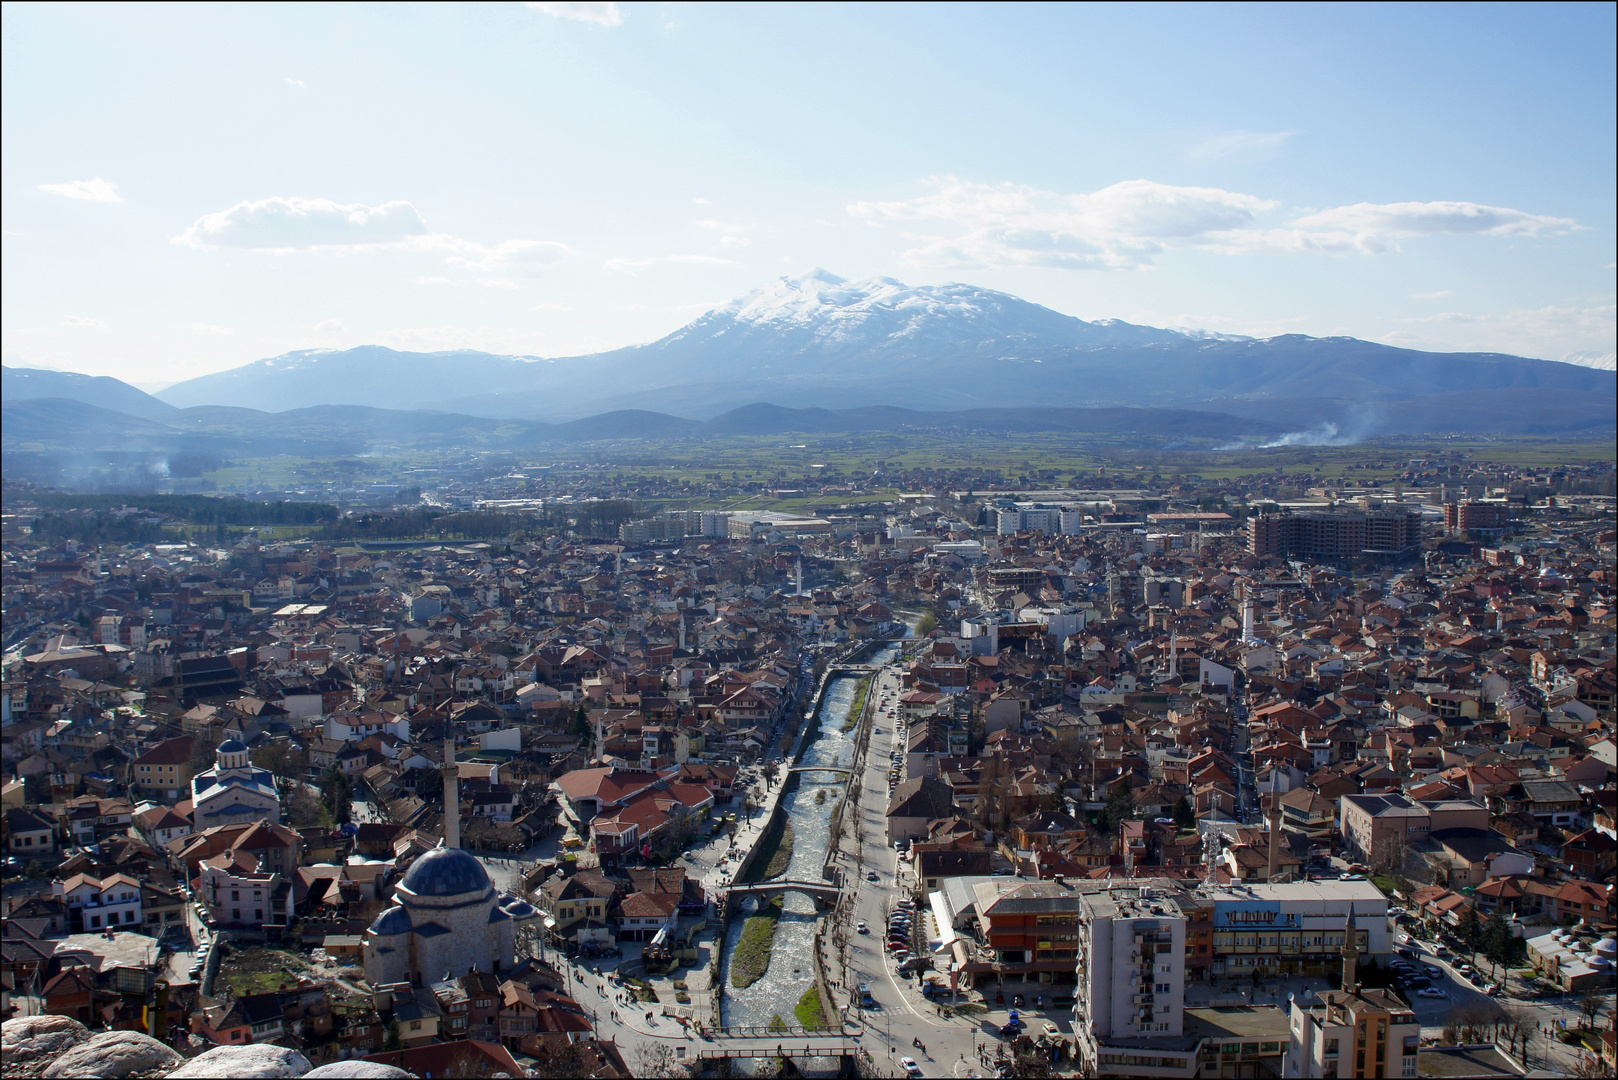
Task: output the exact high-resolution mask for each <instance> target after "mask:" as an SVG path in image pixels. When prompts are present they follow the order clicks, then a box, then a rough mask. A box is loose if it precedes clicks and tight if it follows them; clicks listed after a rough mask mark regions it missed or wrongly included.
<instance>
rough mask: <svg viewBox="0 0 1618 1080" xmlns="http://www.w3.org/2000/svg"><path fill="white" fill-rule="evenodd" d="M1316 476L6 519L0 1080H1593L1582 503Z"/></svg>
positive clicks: (464, 499) (1269, 473)
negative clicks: (393, 1079)
mask: <svg viewBox="0 0 1618 1080" xmlns="http://www.w3.org/2000/svg"><path fill="white" fill-rule="evenodd" d="M788 449H790V450H792V451H794V452H796V451H797V450H807V447H790V448H788ZM1331 453H1332V454H1333V455H1335V456H1334V457H1333V458H1331V459H1330V461H1331V468H1330V469H1322V468H1320V467H1318V466H1315V465H1310V464H1308V463H1307V462H1304V463H1303V464H1299V461H1300V460H1301V459H1299V458H1296V457H1294V458H1287V459H1276V460H1282V461H1283V463H1282V464H1281V465H1280V466H1279V467H1275V468H1271V467H1269V465H1268V464H1265V465H1264V467H1262V468H1233V469H1227V470H1224V472H1223V473H1222V474H1220V475H1213V473H1212V471H1210V472H1209V474H1208V475H1203V474H1201V473H1198V472H1196V471H1194V470H1193V469H1191V468H1187V467H1185V466H1184V465H1183V464H1179V465H1171V464H1165V463H1164V460H1163V459H1156V460H1150V459H1143V458H1142V457H1141V456H1140V455H1136V456H1135V457H1129V456H1127V455H1124V456H1121V457H1119V458H1116V459H1114V458H1109V457H1108V456H1107V452H1106V451H1105V449H1101V450H1092V451H1088V452H1087V456H1086V457H1085V458H1084V460H1083V462H1082V464H1080V465H1078V466H1074V465H1071V464H1070V465H1067V466H1065V467H1064V466H1062V465H1061V464H1060V463H1057V465H1056V467H1046V464H1045V462H1044V461H1042V462H1041V463H1040V464H1038V465H1034V464H1030V465H1029V466H1028V467H1025V468H1022V469H1017V468H1007V467H1003V466H1001V467H996V466H992V465H988V464H983V465H970V464H964V463H959V462H957V463H954V464H950V465H948V466H939V467H926V466H918V465H915V464H913V462H912V459H911V458H910V457H908V456H906V455H903V454H902V453H896V454H894V455H893V460H891V461H890V460H886V459H883V460H874V461H865V462H855V461H854V460H853V459H851V458H849V457H847V456H845V457H843V458H838V459H836V460H829V461H828V463H826V464H816V463H814V462H813V461H812V459H810V458H806V457H805V455H802V454H798V455H796V458H794V459H792V461H790V462H789V463H788V464H784V465H780V466H772V467H771V468H769V469H765V470H760V469H747V468H745V467H744V468H740V469H738V468H735V467H733V466H734V465H735V462H734V460H726V461H724V463H722V464H716V465H703V464H689V463H688V464H685V465H682V466H681V467H679V468H674V467H672V466H669V467H665V466H662V465H659V464H658V463H656V462H650V463H646V462H639V463H637V462H629V463H623V464H601V463H599V462H596V463H590V462H585V461H556V462H539V463H535V462H531V461H526V460H523V459H522V458H521V456H520V455H495V456H490V455H478V454H468V455H465V456H461V457H457V456H455V455H444V456H440V457H437V458H433V459H431V460H428V459H425V458H423V459H417V460H413V461H410V462H400V461H396V462H391V463H375V462H363V461H354V462H347V463H345V462H340V461H339V462H328V463H324V464H320V463H315V464H313V465H305V466H301V467H300V468H301V469H302V470H303V471H302V475H301V476H291V475H287V469H288V466H287V465H286V464H285V463H284V462H283V463H279V464H274V465H273V466H266V465H264V464H263V463H260V464H258V465H250V466H246V467H241V468H237V469H236V470H235V472H233V473H230V480H229V483H228V486H221V485H219V484H216V483H215V482H213V481H210V482H209V483H208V484H207V485H203V484H201V483H195V482H190V481H188V480H187V479H186V477H185V476H184V475H181V474H183V473H184V472H185V469H184V468H183V467H181V468H178V469H177V474H176V476H175V477H174V478H173V479H172V480H171V481H168V482H165V484H164V485H163V487H164V490H163V491H161V492H159V491H155V490H150V489H148V490H145V491H144V492H141V493H124V494H119V493H116V492H107V491H103V492H99V493H92V494H86V493H82V492H72V491H64V490H59V489H55V488H50V487H46V486H41V485H38V484H35V483H30V482H23V481H18V480H10V481H8V482H7V483H6V486H5V492H4V518H3V531H4V549H3V567H4V591H3V603H4V611H3V627H0V630H3V645H4V658H3V675H4V684H3V688H0V722H3V728H0V732H3V734H0V748H3V751H4V789H3V802H4V809H5V813H4V822H5V832H4V849H5V851H4V856H5V872H4V891H3V895H4V902H3V907H4V915H5V919H4V931H3V935H4V936H3V941H0V944H3V964H0V995H3V996H0V1011H3V1013H4V1016H5V1017H7V1018H8V1019H7V1020H6V1043H5V1049H6V1074H7V1076H13V1075H15V1076H77V1075H106V1076H113V1075H117V1076H124V1075H132V1076H174V1077H185V1076H190V1075H198V1076H201V1075H215V1073H212V1072H207V1071H198V1072H194V1073H193V1072H187V1069H188V1068H192V1067H193V1066H192V1063H193V1062H194V1061H195V1063H196V1065H198V1066H200V1065H201V1064H202V1062H200V1061H196V1059H198V1058H199V1055H203V1054H205V1053H206V1052H208V1051H211V1050H214V1049H216V1048H219V1047H237V1048H244V1049H243V1051H242V1054H243V1055H245V1056H240V1057H237V1058H233V1059H232V1060H235V1061H238V1062H245V1061H249V1060H253V1061H260V1062H261V1063H267V1064H265V1066H264V1067H265V1068H268V1069H273V1068H279V1069H282V1070H283V1071H281V1072H273V1071H267V1072H264V1073H262V1074H261V1075H287V1076H300V1075H309V1076H331V1077H340V1076H354V1077H360V1076H366V1077H372V1076H374V1077H380V1076H395V1075H397V1076H422V1077H425V1076H497V1075H505V1076H536V1077H539V1076H545V1077H550V1076H555V1077H561V1076H593V1077H615V1076H691V1077H695V1076H720V1075H725V1076H728V1075H736V1074H737V1072H745V1073H746V1074H748V1075H797V1074H803V1075H858V1076H893V1075H903V1074H907V1073H908V1074H910V1075H917V1076H920V1075H943V1074H945V1073H949V1074H952V1075H955V1076H966V1075H973V1076H992V1075H998V1076H1007V1077H1010V1076H1030V1077H1037V1076H1056V1075H1073V1076H1131V1077H1134V1076H1156V1077H1177V1078H1184V1080H1194V1078H1199V1077H1207V1078H1212V1077H1288V1078H1291V1077H1338V1076H1344V1077H1346V1076H1352V1077H1427V1076H1467V1077H1482V1076H1523V1075H1529V1074H1534V1075H1563V1076H1606V1075H1612V1074H1613V1071H1614V1069H1615V1068H1618V1045H1615V1040H1614V1026H1613V1025H1614V1019H1613V1017H1614V1009H1615V992H1614V991H1615V971H1618V968H1615V965H1618V937H1615V931H1618V896H1615V892H1614V879H1615V870H1618V726H1615V711H1614V709H1615V706H1614V692H1615V688H1618V676H1615V646H1618V609H1615V608H1614V604H1615V601H1618V596H1615V593H1618V569H1615V560H1618V532H1615V524H1614V505H1615V503H1614V489H1613V478H1614V472H1613V468H1612V465H1611V462H1610V461H1605V462H1602V461H1597V462H1595V463H1589V462H1580V463H1575V464H1565V465H1564V464H1533V463H1525V462H1524V461H1523V460H1522V459H1521V457H1520V456H1519V457H1518V458H1517V459H1515V460H1510V459H1507V456H1506V455H1501V458H1502V459H1501V460H1494V459H1486V458H1485V457H1483V456H1482V454H1481V453H1475V452H1461V451H1459V450H1454V449H1448V450H1446V449H1444V448H1443V447H1442V446H1441V445H1434V444H1428V445H1427V446H1426V447H1425V448H1418V449H1414V450H1412V449H1410V448H1408V447H1399V446H1391V447H1390V446H1365V447H1360V448H1339V449H1335V450H1333V451H1331ZM797 459H803V460H801V461H800V460H797ZM1253 460H1254V461H1263V462H1269V461H1270V460H1271V459H1262V458H1257V457H1255V458H1254V459H1253ZM176 465H177V466H179V465H180V463H179V462H176ZM1289 465H1290V466H1291V468H1290V471H1289ZM230 468H231V466H229V465H228V464H226V463H220V462H212V463H209V464H208V465H207V471H209V472H210V473H211V474H213V475H214V476H215V478H216V480H223V479H224V477H225V473H223V472H220V470H221V469H224V470H226V471H227V472H228V471H229V470H230ZM266 469H268V470H269V471H268V472H266ZM660 469H661V472H660V471H659V470H660ZM277 470H279V474H277ZM197 475H200V471H198V472H197ZM204 488H206V489H207V490H204ZM117 1033H127V1036H118V1035H117ZM136 1036H139V1038H136ZM119 1038H123V1039H124V1041H122V1042H120V1041H118V1040H119ZM249 1051H251V1052H249ZM255 1054H256V1055H257V1057H253V1055H255ZM75 1055H77V1056H75ZM120 1055H122V1056H120ZM362 1064H363V1065H364V1066H365V1068H361V1065H362ZM367 1069H369V1070H370V1071H367ZM390 1069H391V1070H392V1071H388V1070H390ZM323 1070H324V1071H323Z"/></svg>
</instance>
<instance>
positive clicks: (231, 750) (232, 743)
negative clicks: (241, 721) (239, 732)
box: [219, 739, 247, 754]
mask: <svg viewBox="0 0 1618 1080" xmlns="http://www.w3.org/2000/svg"><path fill="white" fill-rule="evenodd" d="M219 752H220V753H221V754H245V753H247V746H246V744H244V743H243V742H242V741H241V740H240V739H226V740H225V741H224V742H222V743H220V744H219Z"/></svg>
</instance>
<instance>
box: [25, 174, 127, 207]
mask: <svg viewBox="0 0 1618 1080" xmlns="http://www.w3.org/2000/svg"><path fill="white" fill-rule="evenodd" d="M39 190H41V191H45V192H49V193H50V194H52V195H61V196H63V197H65V198H69V199H84V200H86V201H87V202H115V203H121V202H123V201H124V200H123V199H120V198H119V197H118V185H117V184H114V183H110V182H109V181H106V180H103V179H101V177H99V176H98V177H96V178H95V179H94V180H71V181H69V182H68V183H65V184H41V185H39Z"/></svg>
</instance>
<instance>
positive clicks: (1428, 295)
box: [1410, 289, 1455, 300]
mask: <svg viewBox="0 0 1618 1080" xmlns="http://www.w3.org/2000/svg"><path fill="white" fill-rule="evenodd" d="M1454 295H1455V290H1454V289H1437V290H1434V291H1433V292H1419V293H1411V294H1410V296H1411V299H1413V300H1442V299H1444V297H1446V296H1454Z"/></svg>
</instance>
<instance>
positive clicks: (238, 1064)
mask: <svg viewBox="0 0 1618 1080" xmlns="http://www.w3.org/2000/svg"><path fill="white" fill-rule="evenodd" d="M309 1071H310V1065H309V1059H308V1058H306V1057H304V1056H303V1055H302V1054H300V1053H298V1052H297V1051H296V1050H288V1049H287V1048H286V1047H284V1046H271V1045H270V1044H268V1043H257V1044H255V1045H251V1046H219V1047H215V1048H214V1049H212V1050H209V1051H207V1052H206V1053H202V1054H198V1055H197V1056H196V1057H194V1058H192V1059H191V1060H190V1061H188V1062H186V1063H185V1064H184V1065H181V1066H180V1067H179V1068H178V1069H175V1070H174V1071H173V1072H171V1073H169V1080H281V1078H283V1077H285V1078H291V1077H297V1076H302V1075H303V1074H304V1073H307V1072H309Z"/></svg>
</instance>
